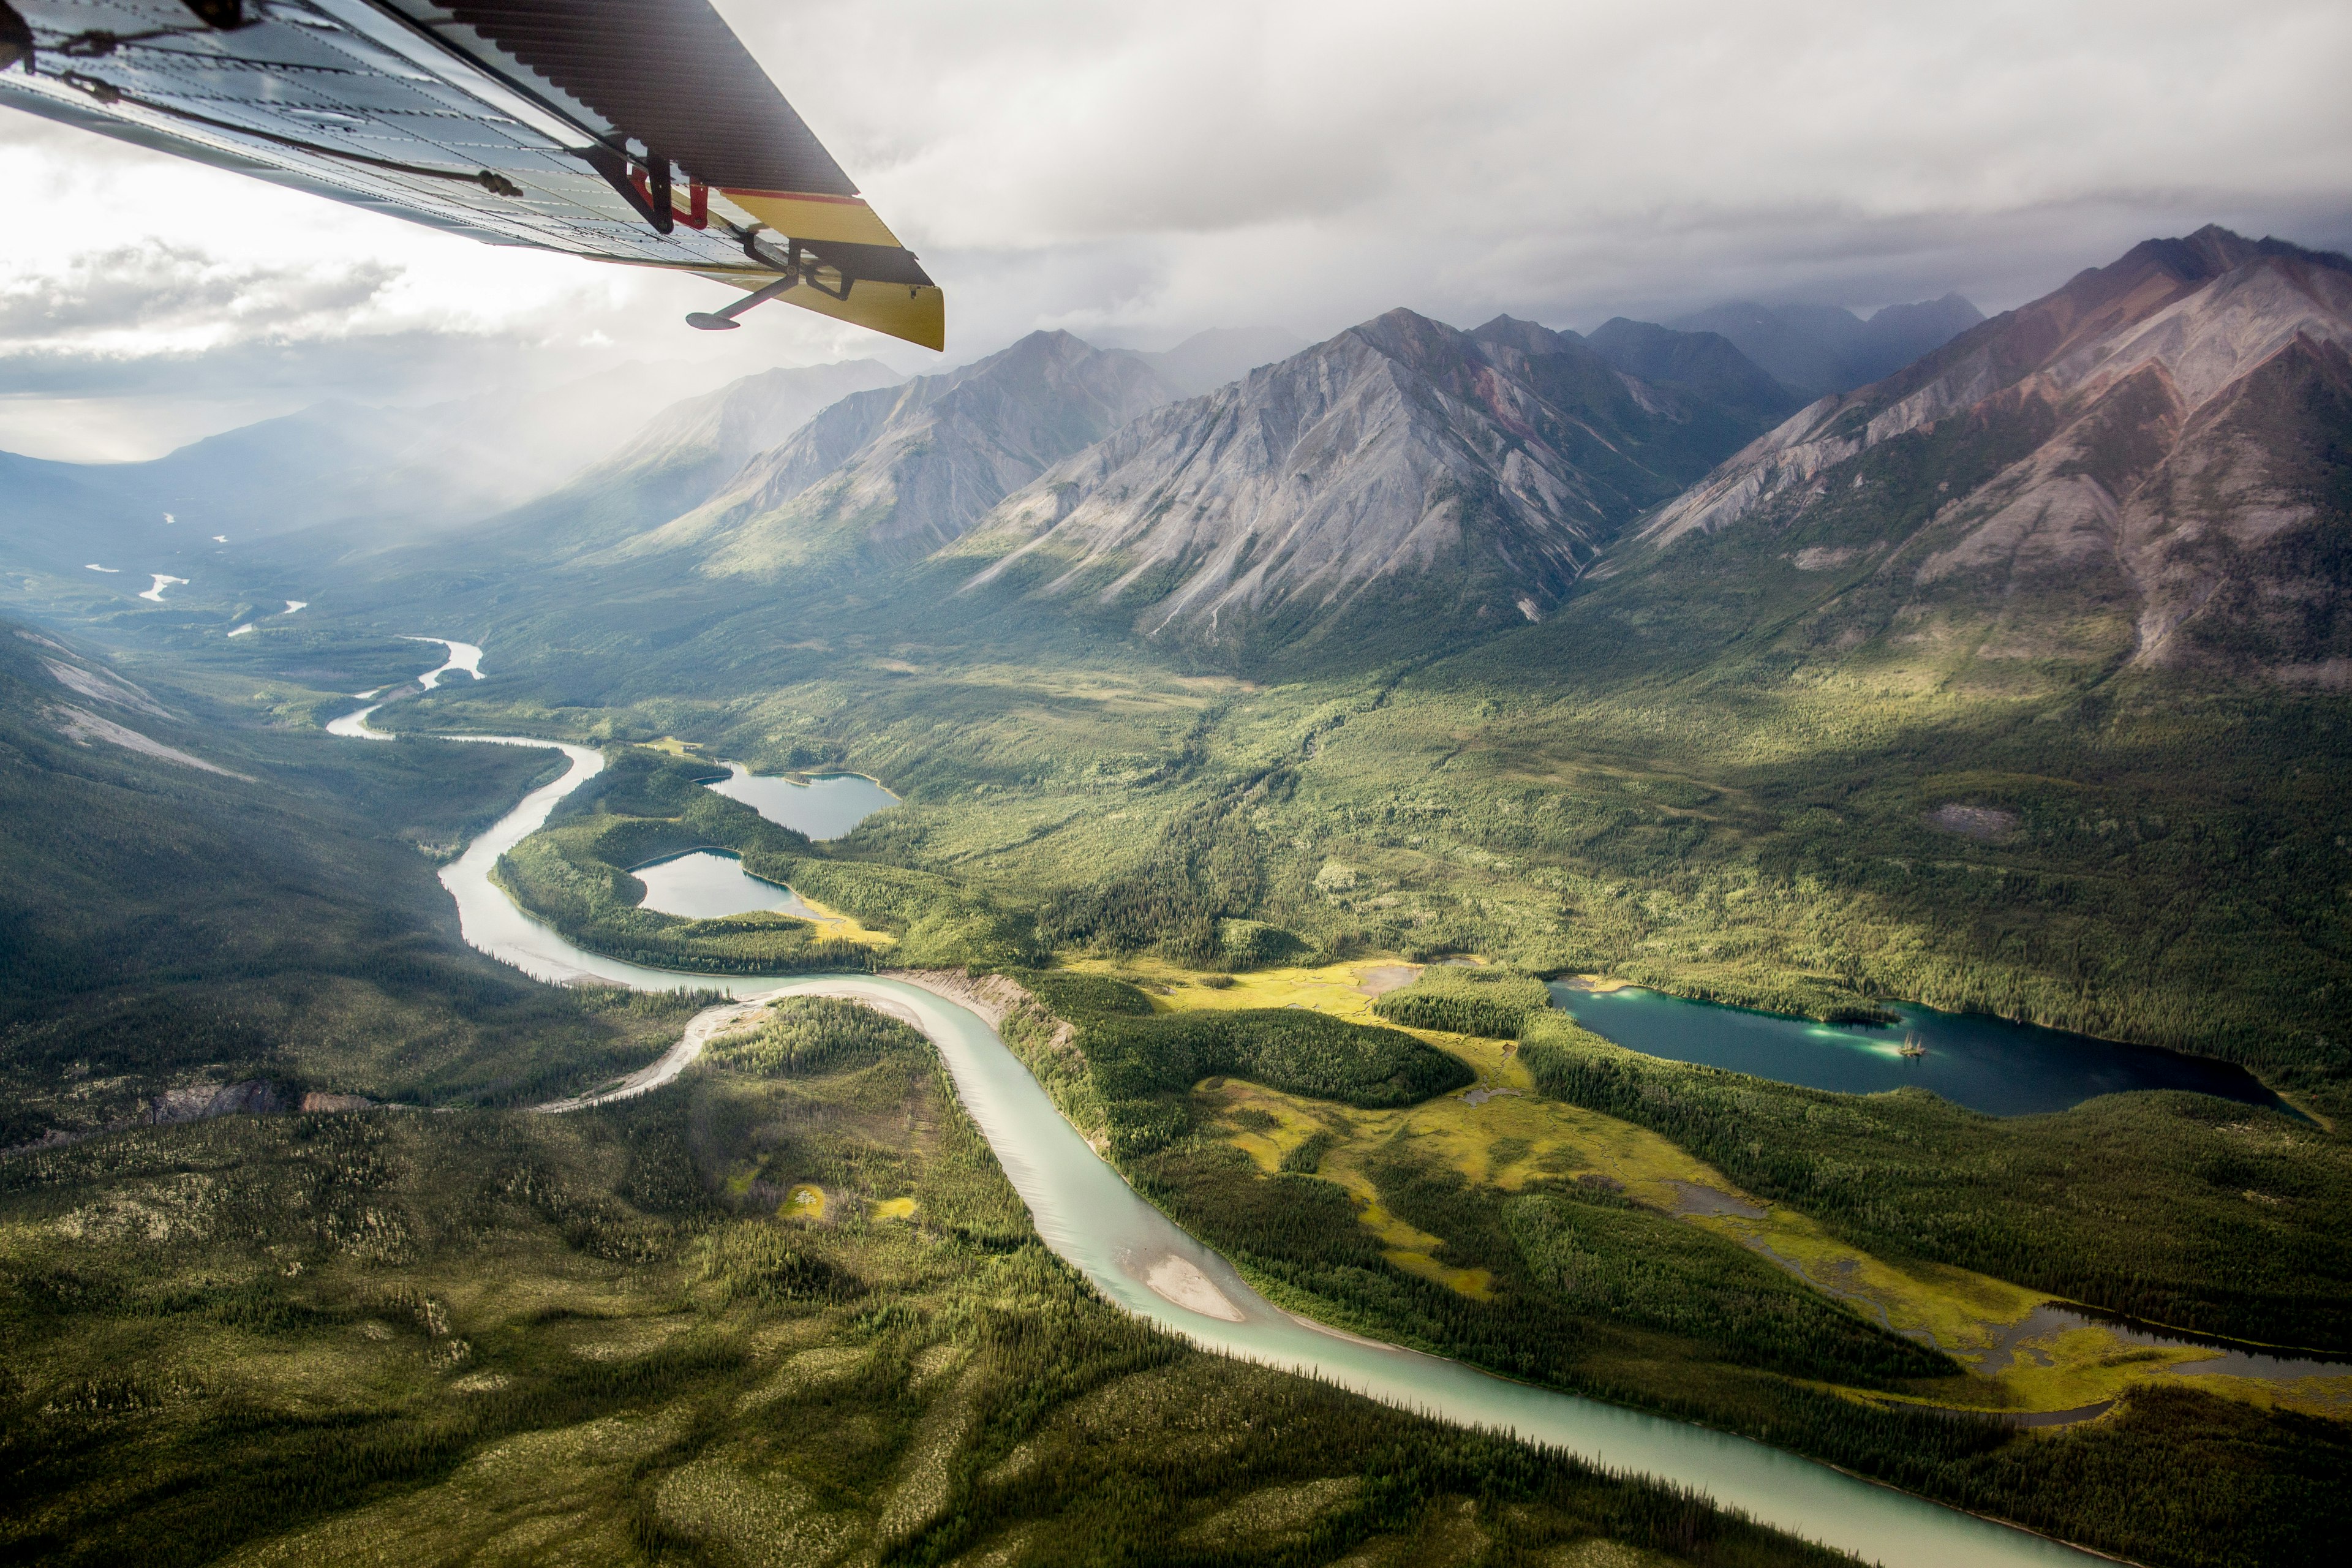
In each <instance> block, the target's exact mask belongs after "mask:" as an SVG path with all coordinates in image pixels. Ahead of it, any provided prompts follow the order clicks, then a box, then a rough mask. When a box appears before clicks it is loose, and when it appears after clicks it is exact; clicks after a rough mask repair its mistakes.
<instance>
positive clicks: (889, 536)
mask: <svg viewBox="0 0 2352 1568" xmlns="http://www.w3.org/2000/svg"><path fill="white" fill-rule="evenodd" d="M1173 395H1175V394H1174V389H1173V388H1172V387H1171V386H1170V385H1169V384H1168V383H1167V381H1166V380H1165V379H1164V378H1162V377H1161V376H1160V374H1159V373H1158V372H1157V371H1155V370H1154V369H1153V368H1152V367H1151V365H1150V363H1147V362H1146V361H1144V360H1143V359H1142V358H1140V357H1139V356H1138V355H1135V354H1131V353H1122V352H1118V351H1105V350H1101V349H1097V348H1096V347H1094V346H1093V345H1092V344H1090V343H1087V342H1086V341H1085V340H1083V339H1081V338H1078V337H1076V336H1075V335H1073V334H1072V333H1069V332H1066V331H1036V332H1032V333H1030V334H1029V335H1028V336H1026V337H1024V338H1022V339H1021V340H1020V341H1019V342H1014V343H1013V344H1012V345H1011V346H1009V347H1007V348H1004V349H1002V350H1000V351H998V352H997V353H993V354H991V355H989V356H987V357H986V358H984V359H982V360H978V361H975V362H974V363H971V364H968V365H963V366H960V367H958V368H957V369H954V370H951V371H947V372H943V373H941V374H937V375H927V376H918V377H916V378H915V379H914V380H912V381H908V382H906V383H904V384H900V385H898V386H889V387H882V388H877V389H876V390H873V391H869V392H863V393H858V394H856V395H852V396H849V397H845V398H843V399H841V400H840V401H838V402H836V403H835V404H833V405H831V406H829V407H827V408H825V409H824V411H823V412H822V413H820V414H818V415H817V416H815V417H814V418H813V419H811V420H809V421H808V422H807V424H806V425H804V426H802V427H801V429H799V430H798V431H797V432H796V433H795V434H793V437H791V438H790V439H788V440H786V441H784V442H783V443H782V444H781V445H779V446H777V447H773V448H772V449H770V450H767V451H764V452H761V453H760V454H758V455H757V456H755V457H753V458H751V460H750V461H748V462H746V463H745V464H743V466H742V467H741V468H740V470H739V471H737V472H736V474H735V475H734V477H733V478H732V479H730V480H729V481H728V482H727V484H726V485H725V486H724V487H723V488H721V489H719V491H718V492H717V493H716V494H714V495H712V496H710V498H709V500H705V501H703V502H702V503H701V504H700V505H698V506H697V507H695V508H694V509H693V510H689V511H687V512H685V513H684V514H683V515H681V516H678V517H677V518H676V519H674V520H673V521H669V522H667V523H666V524H664V525H663V526H661V527H659V528H656V529H654V530H652V531H648V532H646V533H644V534H641V535H639V536H638V537H636V538H634V539H631V540H629V541H627V542H625V543H624V544H622V545H621V546H619V547H618V548H617V549H616V550H615V551H614V552H611V554H610V559H614V560H618V559H623V558H632V559H634V558H644V557H647V556H656V555H665V554H678V553H685V554H688V555H690V556H692V557H694V558H695V559H696V563H697V566H698V570H701V571H703V572H705V573H710V574H721V575H749V576H772V575H773V574H777V573H779V572H782V571H784V570H788V569H791V568H794V567H805V566H809V565H812V564H818V563H856V562H861V561H863V562H868V563H887V562H892V561H901V560H907V559H911V558H914V557H917V556H919V555H922V554H925V553H928V552H930V551H932V550H935V549H937V548H939V547H940V546H941V545H943V544H947V543H949V542H952V541H953V540H955V539H956V538H957V537H959V536H960V535H961V533H962V532H963V531H965V529H967V528H969V527H970V526H971V523H972V521H974V520H975V519H977V518H978V517H979V516H980V515H981V514H982V513H983V512H985V511H986V510H988V509H989V507H991V506H992V505H993V504H994V503H995V502H996V501H997V500H998V499H999V498H1001V497H1003V495H1004V494H1005V493H1006V492H1007V491H1008V490H1011V489H1014V488H1016V487H1018V486H1020V485H1022V484H1024V483H1026V482H1027V481H1028V480H1030V479H1034V478H1035V477H1036V475H1037V474H1038V472H1039V471H1040V470H1042V469H1043V468H1045V467H1046V466H1047V465H1049V464H1051V463H1053V462H1055V461H1057V460H1059V459H1061V458H1066V457H1067V456H1069V455H1070V454H1071V453H1072V452H1075V451H1078V450H1080V449H1081V448H1083V447H1087V445H1089V444H1091V443H1092V442H1095V441H1097V440H1100V439H1101V438H1102V437H1104V436H1106V435H1108V434H1109V433H1110V432H1111V431H1112V430H1115V429H1117V428H1118V427H1119V426H1122V425H1125V424H1126V423H1127V422H1128V421H1129V420H1131V419H1133V418H1134V417H1135V416H1138V415H1139V414H1141V413H1144V412H1145V411H1147V410H1149V409H1151V408H1156V407H1158V406H1159V405H1161V404H1164V403H1166V402H1168V401H1169V400H1170V399H1171V397H1172V396H1173ZM594 559H599V560H602V559H605V558H602V557H600V558H594Z"/></svg>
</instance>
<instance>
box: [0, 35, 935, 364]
mask: <svg viewBox="0 0 2352 1568" xmlns="http://www.w3.org/2000/svg"><path fill="white" fill-rule="evenodd" d="M11 15H13V16H16V17H17V18H19V19H21V21H22V22H23V24H24V28H23V32H24V34H25V36H26V39H27V40H28V42H29V49H26V50H18V51H17V52H19V53H23V54H26V55H27V56H28V58H25V59H22V60H20V61H19V63H18V64H17V65H16V67H15V68H11V69H6V70H5V71H0V102H5V103H7V104H10V105H12V106H14V107H16V108H20V109H25V110H31V111H32V112H34V113H37V114H42V115H46V116H47V117H48V118H51V119H55V120H61V121H68V122H70V123H73V124H77V125H80V126H84V127H86V128H88V129H90V130H95V131H99V132H104V133H105V134H108V135H112V136H116V137H118V138H121V139H122V140H126V141H131V142H139V143H141V144H142V145H146V146H150V147H154V148H159V149H161V150H163V151H167V152H172V153H179V154H182V155H184V156H188V157H193V158H196V159H199V160H202V161H204V162H206V163H214V164H217V165H219V166H222V167H226V168H232V169H236V170H239V171H241V172H243V173H247V174H257V175H259V176H261V177H263V178H266V179H270V180H273V181H275V182H277V183H278V184H288V185H292V186H295V187H297V188H299V189H303V190H308V191H311V192H314V193H317V194H319V195H327V196H331V197H334V198H336V199H338V200H341V201H345V202H350V203H354V204H356V205H363V206H370V207H374V208H377V209H380V210H385V211H391V212H394V213H397V214H399V215H400V216H405V217H410V218H414V219H416V220H418V221H421V222H424V223H427V224H431V225H434V226H438V227H442V228H447V229H452V230H456V231H458V232H461V233H466V234H469V235H472V236H473V237H477V238H479V239H483V240H487V241H489V242H490V243H492V244H499V245H527V246H535V247H542V248H546V249H551V250H559V251H564V252H567V253H570V254H572V255H575V256H582V257H587V258H593V259H595V260H599V261H614V262H623V263H627V264H631V265H635V266H644V267H664V268H674V269H678V270H684V271H690V272H696V273H699V274H701V275H703V276H705V277H709V278H712V279H719V280H721V281H725V282H729V283H732V284H737V285H740V286H741V287H744V288H746V289H759V288H762V287H768V286H773V285H776V284H779V283H785V285H786V286H785V287H784V288H783V289H782V290H781V291H780V292H779V293H778V294H777V295H775V296H774V297H776V298H779V299H782V300H784V301H785V302H787V303H790V304H794V305H799V306H801V307H803V308H804V309H808V310H816V311H818V312H819V313H821V314H824V315H826V316H830V317H833V318H835V319H836V320H840V321H851V322H855V323H856V324H858V325H861V326H866V327H870V328H872V329H874V330H875V331H882V332H887V333H888V334H890V335H891V336H893V337H898V338H904V339H906V340H907V341H908V342H916V343H920V344H923V345H924V346H926V347H929V348H940V347H942V346H943V345H944V341H945V307H944V302H943V300H942V299H941V296H940V289H939V288H938V287H937V286H936V285H935V284H934V283H933V282H932V281H931V279H930V278H929V275H927V274H926V273H925V272H924V270H923V268H922V266H921V264H920V263H919V261H918V260H917V259H916V258H915V256H914V254H913V253H912V252H910V251H908V249H907V248H906V247H904V246H902V245H900V244H899V243H898V237H897V236H895V235H893V234H892V233H891V232H890V230H889V228H888V226H886V225H885V224H884V223H883V221H882V220H881V218H880V217H879V216H877V215H876V213H875V212H874V209H873V208H872V207H870V206H868V205H866V202H865V200H864V199H863V198H862V197H861V196H860V195H858V194H857V190H856V185H855V184H853V183H852V182H851V180H850V179H849V177H848V175H846V174H844V173H843V172H842V169H841V166H840V165H839V164H838V163H835V161H834V159H833V157H832V155H831V154H830V153H827V152H826V151H825V150H824V146H823V144H822V143H820V142H818V141H817V139H816V137H815V135H814V133H813V132H811V131H810V130H809V128H808V126H807V125H806V123H804V122H803V121H802V119H801V118H800V116H799V115H798V114H797V113H795V112H794V111H793V107H792V105H791V104H789V103H787V102H786V101H785V100H784V98H783V95H782V93H781V92H779V91H778V90H777V89H776V87H775V85H774V84H773V83H772V82H771V81H770V80H769V79H768V77H767V75H766V73H765V72H764V71H762V70H761V68H760V66H759V64H758V62H757V61H756V60H754V59H753V58H752V57H751V52H750V51H749V50H747V49H746V48H745V47H743V45H742V43H741V41H740V40H739V39H738V38H737V37H735V35H734V33H733V32H732V30H730V28H729V27H728V26H727V24H726V22H725V21H724V20H722V19H721V18H720V17H719V15H718V13H717V12H716V11H714V10H712V9H711V8H710V5H709V0H493V3H488V4H478V5H477V4H462V3H456V0H453V3H451V4H446V5H427V4H424V3H423V0H243V3H242V4H239V3H238V0H5V4H0V33H5V30H6V29H5V24H7V23H8V21H9V18H10V16H11ZM220 23H228V24H233V25H216V24H220ZM786 280H789V282H786Z"/></svg>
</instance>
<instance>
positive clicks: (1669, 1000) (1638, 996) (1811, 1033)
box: [1551, 981, 2294, 1116]
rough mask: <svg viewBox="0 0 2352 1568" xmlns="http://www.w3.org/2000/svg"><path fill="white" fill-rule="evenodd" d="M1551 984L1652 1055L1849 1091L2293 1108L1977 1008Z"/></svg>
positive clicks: (2160, 1057) (2141, 1050) (1995, 1107)
mask: <svg viewBox="0 0 2352 1568" xmlns="http://www.w3.org/2000/svg"><path fill="white" fill-rule="evenodd" d="M1551 994H1552V1000H1553V1001H1554V1002H1555V1003H1557V1004H1559V1006H1560V1007H1562V1008H1563V1009H1565V1010H1566V1011H1567V1012H1568V1014H1569V1016H1571V1017H1573V1018H1574V1019H1575V1020H1576V1021H1577V1022H1578V1023H1580V1024H1581V1025H1583V1026H1585V1027H1586V1028H1588V1029H1590V1030H1591V1031H1592V1032H1593V1033H1594V1034H1596V1035H1599V1036H1601V1037H1603V1038H1604V1039H1610V1040H1614V1041H1615V1042H1616V1043H1617V1044H1619V1045H1621V1046H1623V1047H1627V1048H1628V1049H1630V1050H1636V1051H1640V1052H1642V1053H1643V1055H1645V1056H1653V1057H1665V1058H1669V1059H1671V1060H1674V1061H1678V1062H1697V1063H1700V1064H1702V1065H1704V1066H1706V1067H1715V1068H1728V1069H1730V1070H1731V1071H1733V1072H1744V1073H1752V1074H1754V1075H1755V1076H1756V1077H1758V1078H1769V1079H1775V1080H1777V1081H1779V1082H1781V1083H1794V1084H1802V1085H1804V1086H1805V1087H1806V1088H1808V1089H1833V1090H1835V1091H1837V1092H1838V1093H1841V1094H1877V1093H1880V1092H1882V1091H1884V1090H1886V1089H1900V1088H1902V1087H1903V1086H1904V1085H1905V1084H1915V1085H1916V1086H1917V1087H1919V1088H1921V1089H1928V1090H1931V1091H1933V1092H1934V1093H1936V1094H1939V1095H1941V1096H1943V1097H1944V1098H1945V1099H1946V1100H1950V1101H1952V1103H1954V1104H1955V1105H1965V1106H1967V1107H1968V1108H1969V1109H1970V1110H1981V1111H1985V1112H1987V1113H1988V1114H1990V1115H1993V1116H2031V1115H2034V1114H2036V1113H2039V1112H2042V1111H2052V1110H2066V1109H2067V1108H2068V1107H2070V1106H2074V1105H2080V1104H2081V1103H2082V1102H2083V1101H2084V1100H2090V1099H2092V1098H2094V1097H2095V1096H2097V1095H2102V1094H2120V1093H2123V1092H2125V1091H2126V1090H2131V1089H2189V1090H2191V1091H2193V1092H2195V1093H2198V1094H2211V1095H2218V1096H2220V1097H2221V1099H2223V1100H2237V1101H2239V1102H2240V1103H2242V1104H2245V1105H2259V1106H2263V1107H2266V1108H2268V1109H2270V1110H2281V1111H2285V1112H2286V1113H2287V1114H2288V1115H2293V1114H2294V1112H2293V1111H2292V1110H2288V1108H2287V1107H2286V1106H2285V1105H2284V1104H2283V1103H2282V1102H2281V1101H2280V1100H2279V1098H2278V1097H2277V1096H2276V1095H2274V1094H2273V1093H2272V1092H2271V1091H2270V1090H2269V1089H2264V1088H2263V1086H2262V1084H2261V1082H2260V1081H2259V1080H2258V1079H2255V1077H2254V1076H2253V1075H2252V1073H2250V1072H2248V1071H2246V1069H2245V1068H2241V1067H2236V1066H2233V1065H2232V1064H2231V1063H2229V1062H2220V1061H2214V1060H2211V1059H2210V1058H2205V1057H2189V1056H2183V1055H2181V1054H2180V1053H2179V1052H2178V1051H2168V1050H2162V1049H2159V1048H2158V1047H2154V1046H2126V1045H2119V1044H2117V1043H2116V1042H2115V1041H2113V1040H2095V1039H2093V1038H2091V1037H2089V1036H2087V1035H2070V1034H2068V1033H2066V1032H2065V1031H2064V1030H2063V1029H2044V1028H2040V1027H2038V1026H2034V1025H2032V1024H2011V1023H2009V1022H2008V1021H2006V1020H2004V1019H2000V1018H1993V1017H1988V1016H1985V1015H1983V1014H1979V1013H1939V1012H1937V1011H1936V1010H1935V1009H1934V1008H1932V1007H1918V1006H1908V1005H1898V1006H1896V1007H1895V1009H1894V1010H1895V1012H1897V1013H1899V1014H1901V1015H1902V1017H1903V1021H1902V1022H1901V1023H1899V1024H1891V1025H1888V1026H1885V1027H1884V1028H1870V1027H1865V1026H1861V1025H1853V1024H1837V1025H1831V1024H1822V1023H1816V1022H1814V1021H1813V1020H1812V1019H1811V1018H1791V1017H1788V1016H1784V1015H1781V1014H1779V1013H1754V1012H1749V1011H1748V1009H1746V1008H1744V1007H1727V1006H1723V1005H1720V1004H1718V1003H1714V1002H1693V1001H1689V1000H1687V999H1685V998H1684V997H1680V996H1668V995H1666V994H1664V993H1662V992H1657V991H1644V990H1643V989H1641V988H1640V987H1639V986H1627V987H1625V988H1623V989H1622V990H1617V991H1605V992H1594V991H1586V990H1583V989H1581V988H1580V987H1578V986H1575V985H1571V984H1565V983H1563V982H1560V981H1554V982H1552V984H1551ZM1906 1033H1907V1034H1911V1035H1914V1036H1916V1037H1917V1038H1918V1040H1919V1043H1920V1044H1921V1045H1924V1046H1926V1047H1927V1055H1926V1056H1923V1057H1904V1056H1901V1055H1898V1054H1897V1052H1896V1049H1895V1047H1898V1046H1900V1045H1901V1044H1902V1043H1903V1037H1904V1036H1905V1035H1906Z"/></svg>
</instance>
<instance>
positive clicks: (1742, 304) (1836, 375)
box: [1669, 294, 1984, 397]
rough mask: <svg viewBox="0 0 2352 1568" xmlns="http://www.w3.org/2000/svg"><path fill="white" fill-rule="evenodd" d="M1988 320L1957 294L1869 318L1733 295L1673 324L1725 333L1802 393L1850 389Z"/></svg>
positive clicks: (1834, 308)
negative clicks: (1726, 301)
mask: <svg viewBox="0 0 2352 1568" xmlns="http://www.w3.org/2000/svg"><path fill="white" fill-rule="evenodd" d="M1983 320H1984V312H1983V311H1981V310H1978V309H1977V308H1976V306H1974V305H1973V304H1971V303H1969V301H1968V300H1965V299H1962V298H1961V297H1960V296H1959V295H1958V294H1947V295H1945V296H1944V297H1943V298H1942V299H1940V300H1920V301H1918V302H1917V303H1916V304H1910V305H1889V306H1886V307H1885V309H1883V310H1876V311H1874V312H1873V313H1872V314H1871V315H1870V316H1869V318H1868V319H1866V320H1865V319H1864V318H1863V317H1861V316H1857V315H1855V314H1854V313H1853V311H1852V310H1844V309H1842V308H1840V307H1839V306H1836V305H1780V306H1768V305H1759V304H1757V303H1755V302H1754V301H1752V300H1736V301H1734V302H1732V303H1729V304H1724V305H1717V306H1714V307H1713V308H1711V309H1708V310H1699V311H1696V312H1694V313H1693V314H1691V315H1687V316H1684V317H1681V318H1680V319H1678V320H1676V321H1673V322H1671V323H1669V324H1670V325H1672V326H1674V327H1675V328H1676V329H1678V330H1680V331H1685V332H1715V333H1717V334H1718V335H1720V336H1722V337H1724V338H1726V339H1727V340H1728V341H1729V342H1731V343H1732V345H1733V346H1734V347H1736V348H1738V350H1739V352H1740V353H1743V354H1746V355H1747V356H1748V358H1749V359H1751V360H1753V361H1754V362H1755V363H1757V364H1759V365H1760V366H1762V367H1763V368H1764V370H1765V371H1767V372H1768V373H1769V374H1771V375H1773V376H1775V377H1777V378H1778V379H1779V380H1780V383H1781V384H1783V385H1786V386H1787V387H1789V388H1790V390H1791V391H1794V392H1796V393H1798V394H1799V395H1801V396H1805V397H1820V396H1822V395H1825V394H1828V393H1833V392H1851V391H1853V389H1854V388H1855V387H1857V386H1863V385H1866V384H1869V383H1871V382H1874V381H1877V380H1880V379H1881V378H1883V377H1885V376H1889V375H1892V374H1895V372H1896V371H1898V370H1901V369H1902V368H1903V367H1904V366H1905V365H1906V364H1909V363H1911V362H1912V361H1913V360H1916V359H1917V358H1918V357H1919V356H1920V355H1922V354H1925V353H1931V352H1932V351H1934V350H1936V349H1938V348H1940V347H1942V346H1943V345H1944V344H1945V343H1947V342H1950V341H1951V340H1952V339H1953V338H1955V337H1958V335H1959V334H1960V333H1962V332H1964V331H1968V330H1969V328H1970V327H1973V326H1975V325H1976V324H1977V323H1978V322H1979V321H1983Z"/></svg>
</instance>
